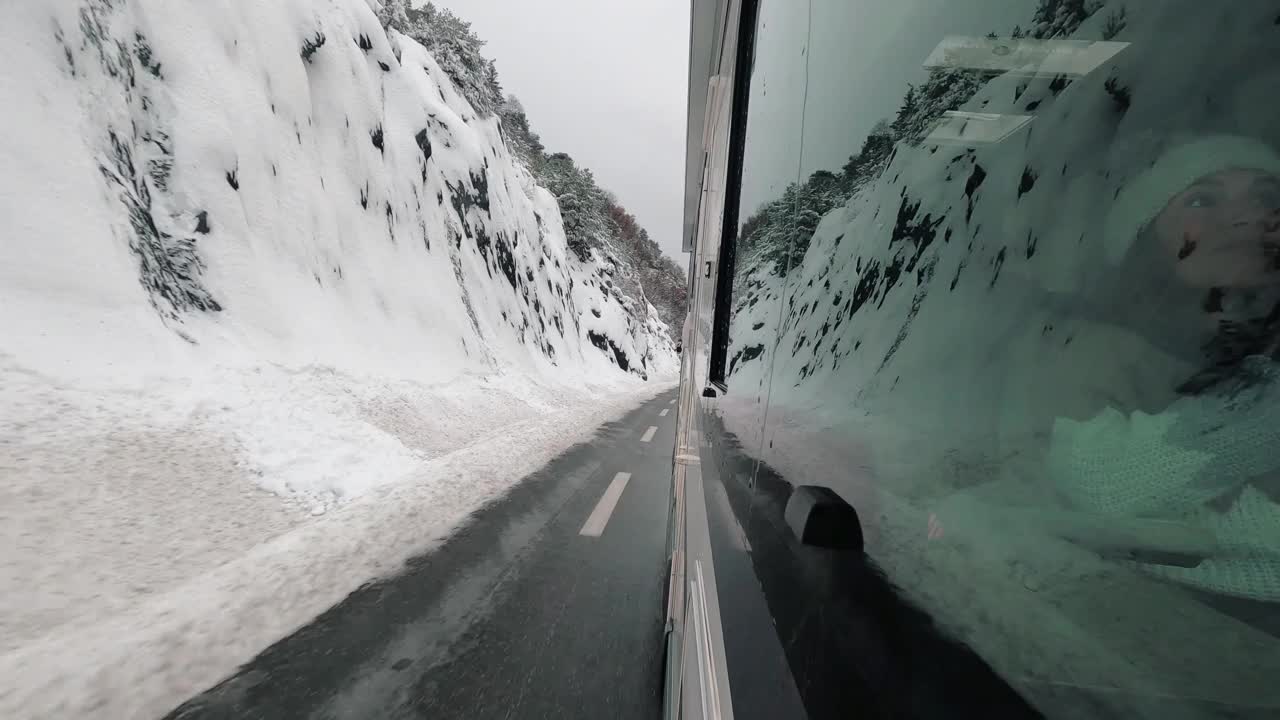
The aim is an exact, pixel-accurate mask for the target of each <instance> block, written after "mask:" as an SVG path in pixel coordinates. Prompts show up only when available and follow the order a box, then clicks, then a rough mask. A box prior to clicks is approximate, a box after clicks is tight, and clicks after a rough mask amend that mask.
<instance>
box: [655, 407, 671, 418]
mask: <svg viewBox="0 0 1280 720" xmlns="http://www.w3.org/2000/svg"><path fill="white" fill-rule="evenodd" d="M669 412H671V411H670V410H668V409H667V408H663V409H662V412H660V413H658V417H666V416H667V413H669Z"/></svg>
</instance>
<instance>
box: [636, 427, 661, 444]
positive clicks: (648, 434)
mask: <svg viewBox="0 0 1280 720" xmlns="http://www.w3.org/2000/svg"><path fill="white" fill-rule="evenodd" d="M656 432H658V426H657V425H650V426H649V429H648V430H645V431H644V435H642V436H641V437H640V442H649V441H650V440H652V439H653V434H654V433H656Z"/></svg>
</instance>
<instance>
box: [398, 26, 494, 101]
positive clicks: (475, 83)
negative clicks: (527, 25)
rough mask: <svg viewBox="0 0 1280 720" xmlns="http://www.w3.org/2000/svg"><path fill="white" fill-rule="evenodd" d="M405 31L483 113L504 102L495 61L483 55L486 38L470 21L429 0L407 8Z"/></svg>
mask: <svg viewBox="0 0 1280 720" xmlns="http://www.w3.org/2000/svg"><path fill="white" fill-rule="evenodd" d="M406 17H407V25H406V27H405V29H404V31H403V32H404V33H405V34H406V35H408V36H409V37H411V38H413V39H414V40H416V41H418V42H419V43H421V44H422V46H423V47H425V48H426V49H427V51H428V52H430V53H431V56H432V57H433V58H435V61H436V63H437V64H438V65H439V66H440V69H441V70H443V71H444V73H445V75H448V76H449V79H450V80H452V81H453V84H454V85H455V86H456V87H457V88H458V91H459V92H460V93H462V96H463V97H464V98H466V100H467V102H469V103H471V107H472V108H474V109H475V111H476V112H477V113H479V114H481V115H492V114H493V113H494V112H496V111H497V109H498V108H499V107H500V106H501V105H502V102H503V96H502V86H501V85H499V84H498V71H497V68H496V67H495V66H494V64H493V61H492V60H489V59H488V58H486V57H484V55H483V54H482V53H481V50H482V49H483V48H484V41H483V40H481V39H480V38H479V36H477V35H476V34H475V32H474V31H473V30H472V29H471V23H469V22H467V21H465V20H463V19H462V18H460V17H458V16H457V15H454V14H453V13H451V12H449V11H448V10H444V9H441V8H437V7H436V6H435V5H432V4H431V3H427V4H426V5H424V6H422V7H421V8H410V9H408V10H406Z"/></svg>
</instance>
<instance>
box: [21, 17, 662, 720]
mask: <svg viewBox="0 0 1280 720" xmlns="http://www.w3.org/2000/svg"><path fill="white" fill-rule="evenodd" d="M0 45H2V46H3V47H5V48H6V51H5V52H6V60H7V63H6V67H7V68H8V69H7V70H6V71H5V72H4V73H2V74H0V98H2V99H3V100H4V101H5V103H6V105H7V106H8V107H10V108H12V109H13V111H12V112H8V113H5V114H3V117H0V137H3V138H4V141H3V143H0V164H3V167H4V168H5V172H4V173H3V174H2V175H0V226H2V227H3V230H4V236H5V241H4V242H3V243H0V478H2V479H3V481H4V482H3V483H0V520H3V522H0V541H3V543H4V547H5V551H4V552H3V553H0V585H2V586H3V587H4V593H3V596H4V599H3V600H2V601H0V611H2V612H3V615H2V617H0V637H3V640H0V653H5V654H4V655H3V656H0V665H3V667H4V668H5V669H4V670H3V671H0V676H2V677H4V678H6V683H5V685H6V687H3V688H0V715H3V716H5V717H19V716H23V715H24V714H27V713H31V712H35V711H33V710H31V708H35V707H39V706H38V705H28V704H24V703H29V702H31V701H32V697H33V696H31V695H29V694H28V695H25V696H22V697H20V696H19V695H18V694H15V692H16V691H15V690H14V688H15V687H18V686H22V687H25V688H26V689H27V690H28V691H34V690H35V689H37V688H41V687H43V688H44V689H45V690H46V692H48V693H50V694H49V696H48V697H47V698H46V699H48V700H50V701H53V700H56V699H58V698H62V699H65V700H67V702H68V703H70V705H67V706H65V707H66V708H74V707H78V706H77V705H76V703H78V702H81V701H82V700H84V698H85V697H86V696H84V695H75V693H76V692H80V691H84V692H89V693H92V692H101V693H107V694H109V693H108V690H110V691H113V692H115V693H117V694H118V693H120V692H121V691H122V689H123V688H128V689H129V692H139V693H141V695H140V697H143V698H144V699H139V700H138V702H140V703H145V702H152V701H154V696H150V697H151V700H146V699H145V697H146V696H147V692H146V690H145V689H142V688H139V687H138V685H136V684H135V683H134V682H129V683H124V684H118V685H102V686H98V687H97V689H96V690H94V688H93V687H92V682H88V681H86V680H85V679H84V678H85V674H86V673H106V672H108V671H107V669H105V668H100V667H96V666H95V665H94V663H93V661H92V660H90V659H87V658H91V657H94V653H95V652H96V650H95V643H106V644H109V645H111V646H112V647H117V648H129V647H134V649H137V648H136V647H135V646H131V645H130V644H129V642H128V638H127V637H126V636H125V635H122V633H125V634H127V633H128V632H132V630H131V629H130V628H131V627H133V626H130V625H129V623H128V622H124V621H119V622H117V620H113V618H115V616H116V615H117V614H119V613H121V612H126V611H127V612H129V613H131V615H130V618H131V620H130V621H129V622H133V623H134V626H136V627H152V626H153V622H154V627H156V628H157V632H160V631H163V629H164V628H165V627H168V629H169V630H168V631H174V628H177V627H180V625H181V623H182V622H186V621H190V620H192V617H193V616H192V615H191V613H192V612H195V610H188V609H185V608H186V604H184V603H183V602H181V601H180V597H179V596H178V595H174V593H180V592H181V589H182V588H183V587H187V586H191V587H196V588H197V589H198V590H199V591H200V592H205V591H209V592H214V593H215V594H216V593H218V592H220V591H219V590H218V588H217V587H215V585H216V583H215V584H214V585H211V584H210V583H213V582H214V581H212V580H208V579H207V577H206V574H207V573H209V572H210V571H211V570H213V568H216V567H222V568H224V569H225V568H227V567H229V566H230V565H235V564H236V563H241V564H243V562H244V558H246V557H249V556H252V555H253V553H255V552H264V551H262V550H261V547H262V543H264V542H266V541H268V540H270V539H271V538H273V537H276V538H277V540H279V541H280V542H279V543H278V544H277V545H276V546H273V547H275V548H276V549H275V550H273V551H271V552H274V553H276V554H275V555H273V556H272V557H273V560H272V563H274V564H273V565H272V566H270V569H271V571H272V572H276V573H277V574H278V575H279V576H280V577H283V574H287V571H286V570H284V569H282V568H284V566H285V565H287V554H288V553H285V552H284V550H286V549H287V550H289V552H294V553H296V554H297V555H298V556H299V557H300V558H305V559H302V560H299V562H303V563H309V564H308V565H307V567H310V568H311V569H312V570H314V573H313V575H314V580H312V581H307V582H302V581H299V582H300V584H299V585H298V587H296V588H293V590H294V591H296V592H297V593H299V594H300V595H302V596H305V597H306V598H307V601H306V602H302V601H301V600H300V601H298V602H297V603H293V602H291V601H290V600H289V597H288V595H287V593H285V594H281V592H280V588H275V591H276V592H277V595H278V598H276V599H277V600H278V601H279V602H280V603H281V604H280V606H279V607H277V608H276V609H275V616H274V617H273V618H272V619H271V621H270V622H269V623H265V625H263V631H262V633H261V634H253V633H246V634H244V635H241V636H240V637H237V639H236V642H238V643H240V645H238V646H236V647H234V648H230V649H229V650H228V651H227V654H223V655H221V656H220V657H221V658H222V660H223V662H222V663H221V664H220V665H218V667H220V668H221V671H225V670H226V669H229V668H230V667H232V666H234V662H237V661H239V660H244V659H246V658H247V657H248V654H251V653H252V652H254V651H256V650H257V649H259V648H260V647H261V646H262V645H265V644H266V643H268V642H270V641H272V640H274V639H275V638H277V637H278V636H279V635H280V634H283V633H284V632H287V631H288V630H290V629H292V628H293V627H296V625H297V624H299V623H300V622H302V621H304V620H306V619H308V618H309V617H310V615H312V614H314V613H315V612H318V611H319V610H322V609H323V608H324V603H325V602H332V601H334V600H336V599H339V598H341V597H342V595H343V594H344V593H345V592H346V591H349V590H351V589H353V588H354V587H355V586H356V585H358V584H359V583H360V582H363V581H364V580H366V579H368V577H369V576H370V574H372V573H375V572H384V571H387V570H390V569H394V567H395V564H396V563H397V562H398V561H399V560H402V559H403V558H404V557H407V556H408V555H409V554H412V553H413V552H418V551H421V550H422V549H424V548H425V547H427V546H428V545H429V543H430V542H431V539H432V538H436V537H438V536H439V535H440V534H442V533H444V532H447V531H448V529H449V528H451V527H453V526H454V525H455V524H456V522H457V521H458V520H459V519H460V518H462V517H464V516H465V514H466V512H468V511H469V510H470V509H472V508H474V507H475V506H476V505H477V504H478V503H480V502H483V501H484V500H485V499H487V498H488V497H491V496H492V495H493V494H495V493H500V492H502V491H503V490H505V488H507V487H509V485H510V484H511V483H512V482H515V481H516V480H518V479H519V478H520V476H521V474H522V472H527V471H528V470H532V469H534V468H535V467H536V465H532V466H531V463H533V462H535V461H545V460H546V459H549V458H550V457H551V456H552V455H554V454H555V452H556V451H558V450H559V449H563V448H564V447H567V446H568V445H569V444H570V443H572V442H573V441H574V440H575V439H577V438H581V437H583V436H584V433H586V432H588V431H589V430H590V428H592V427H594V424H595V423H598V422H600V421H603V420H604V419H607V417H605V415H607V414H608V413H617V412H621V411H622V410H623V409H625V407H626V406H627V405H628V404H629V403H635V402H638V401H639V399H641V398H643V397H647V396H651V395H652V394H654V393H657V392H659V391H660V390H662V389H663V388H665V387H668V386H669V385H670V382H671V381H673V380H674V374H675V372H676V369H677V363H676V357H675V354H674V348H673V343H672V340H671V337H670V333H669V331H668V329H667V327H666V326H665V325H664V324H663V323H662V321H661V320H660V319H659V316H658V313H657V312H656V311H655V310H654V309H653V307H652V306H651V305H649V304H648V302H646V301H645V300H644V298H632V297H629V296H628V295H626V294H625V292H624V291H621V290H619V289H617V288H615V287H613V283H612V282H611V281H610V279H609V277H608V275H609V267H608V266H607V263H602V262H601V261H600V260H598V259H597V258H594V257H592V258H589V259H588V261H586V262H584V261H582V260H580V259H579V258H578V256H576V255H575V254H574V253H572V252H570V251H569V250H568V249H567V245H566V240H565V232H564V227H563V223H562V220H561V215H560V211H559V208H558V206H557V202H556V199H555V198H554V197H553V196H552V195H551V194H550V193H548V192H547V191H546V190H544V189H542V188H540V187H538V186H537V185H536V184H535V183H534V181H533V178H532V176H531V175H530V174H529V173H528V171H527V170H526V169H525V168H524V167H522V166H521V165H520V164H519V163H518V162H516V161H515V160H513V157H512V155H511V153H510V152H509V150H508V148H507V146H506V145H505V144H504V137H503V132H504V131H503V129H502V127H501V126H500V123H499V120H498V119H496V118H495V117H482V116H481V115H479V114H477V112H476V111H475V110H474V109H473V108H472V107H471V106H470V105H469V104H468V103H467V101H466V100H465V99H464V98H463V97H462V96H461V95H460V94H459V92H458V91H457V89H456V88H455V87H454V86H453V85H452V84H451V83H450V81H449V80H448V78H447V77H446V76H445V74H444V73H442V71H441V69H440V68H439V67H438V66H437V64H436V63H435V61H434V60H433V59H432V57H431V56H430V55H429V54H428V53H427V52H426V51H425V50H424V49H423V48H422V47H421V46H420V45H418V44H417V43H416V42H414V41H412V40H410V39H408V38H406V37H405V36H402V35H400V34H399V33H397V32H394V31H392V32H391V33H390V34H389V35H388V33H387V32H384V30H383V28H382V26H381V25H380V24H379V22H378V19H377V18H376V16H375V14H374V11H373V10H372V9H371V7H370V5H369V3H366V2H364V1H363V0H335V1H333V2H326V3H318V2H314V0H278V1H273V2H269V3H231V4H226V3H207V2H199V1H197V0H75V1H74V2H61V3H19V4H18V5H17V6H15V7H13V8H12V9H11V11H10V12H9V13H8V16H7V18H6V22H5V23H4V24H3V26H2V27H0ZM638 318H641V319H642V320H641V319H638ZM644 381H647V382H644ZM521 438H524V439H523V440H522V439H521ZM482 447H483V448H486V450H485V453H487V454H488V456H487V458H486V457H482V456H481V455H475V456H474V457H472V456H468V455H466V453H468V452H471V453H477V452H478V451H477V450H476V449H477V448H482ZM465 457H471V460H470V461H465V462H464V460H462V459H460V458H465ZM459 463H461V464H459ZM468 463H470V464H468ZM502 463H505V465H503V464H502ZM497 465H501V467H497ZM441 468H448V470H449V471H448V472H444V471H443V470H441ZM479 469H484V472H479V471H478V470H479ZM522 469H523V470H522ZM361 496H369V497H368V500H369V501H372V500H373V499H374V498H380V499H387V500H395V501H397V502H400V501H403V502H407V503H411V504H412V505H411V506H410V507H406V508H400V509H396V510H386V511H385V512H384V511H378V512H383V515H382V516H379V518H380V522H395V521H397V520H404V521H405V522H408V523H410V526H411V527H381V526H379V532H381V533H382V535H379V536H378V542H379V543H381V542H383V541H386V542H398V543H401V544H400V545H397V546H388V545H385V544H384V545H378V544H373V545H369V544H366V540H365V539H362V538H360V537H348V538H344V539H341V540H340V541H339V540H338V539H335V540H334V542H340V543H354V544H355V545H357V546H359V547H360V548H362V551H363V548H376V549H377V550H378V552H377V553H373V552H372V550H370V551H369V552H368V556H365V555H359V557H355V556H348V557H339V556H338V555H334V554H332V553H331V554H329V555H326V554H325V553H326V552H327V550H326V549H325V545H324V542H322V541H320V540H317V538H318V537H324V536H326V534H329V533H334V534H339V533H347V532H365V531H368V530H369V526H366V525H361V524H360V523H355V524H351V523H344V522H342V521H340V520H338V518H339V517H341V516H345V515H346V514H347V511H348V510H350V509H351V508H344V507H342V506H343V505H344V504H346V503H349V502H351V501H352V500H354V499H356V498H360V497H361ZM445 496H447V497H445ZM282 500H283V502H282ZM357 505H361V503H353V504H352V506H351V507H352V508H354V507H355V506H357ZM335 508H342V510H343V511H342V512H331V511H332V510H334V509H335ZM363 512H367V513H374V511H369V510H366V511H363ZM374 514H377V513H374ZM322 515H324V516H326V517H323V518H321V519H320V520H318V521H317V520H314V519H313V518H314V517H318V516H322ZM308 528H322V529H308ZM302 530H306V537H307V540H306V542H305V543H301V542H299V541H297V540H293V541H285V540H284V538H290V537H295V538H296V537H298V535H297V533H298V532H300V531H302ZM374 554H377V555H379V557H378V558H376V559H374V558H373V557H372V556H373V555H374ZM330 561H332V562H339V563H340V564H338V565H326V564H325V563H326V562H330ZM237 572H241V573H242V575H241V576H239V577H237V578H236V583H238V584H237V585H236V586H235V589H234V593H235V594H234V595H231V596H222V595H219V596H217V597H211V598H208V599H207V600H208V602H211V603H215V604H217V607H218V610H217V612H218V613H222V614H225V616H226V618H227V619H226V622H234V618H235V617H236V615H237V613H239V612H241V610H242V608H241V609H237V607H236V602H238V600H237V599H236V598H237V597H238V596H241V595H242V596H243V597H244V602H250V601H253V599H254V597H256V596H255V595H254V592H251V591H249V590H248V589H246V588H247V587H250V586H251V585H252V582H253V581H255V580H257V581H263V582H266V581H268V580H272V578H270V577H268V576H267V575H264V574H263V573H264V572H266V570H255V569H253V568H240V570H238V571H237ZM362 573H363V574H362ZM202 578H204V579H202ZM224 579H225V578H224ZM272 582H275V581H274V580H273V581H272ZM313 583H314V584H322V585H323V591H320V590H317V587H318V585H313ZM268 586H271V583H268ZM228 587H230V586H228ZM224 589H225V588H224ZM307 593H312V594H310V595H308V594H307ZM146 598H151V600H148V602H150V603H153V604H154V607H153V606H152V605H146V604H145V603H144V604H143V605H140V604H139V603H141V602H142V601H143V599H146ZM144 605H145V607H144ZM147 608H151V609H152V610H157V608H158V609H160V610H163V612H165V613H169V615H167V619H166V620H165V621H163V622H160V621H157V620H155V618H154V617H150V616H147V615H146V613H147V612H149V611H148V610H147ZM219 617H221V616H219ZM210 621H211V618H204V619H203V620H202V622H205V623H208V622H210ZM113 623H114V624H113ZM166 623H167V624H166ZM73 627H74V628H76V631H75V632H74V633H71V632H70V631H69V630H67V631H66V632H64V631H63V629H65V628H73ZM226 627H228V626H227V625H222V626H220V628H221V629H219V627H213V626H212V625H209V626H208V627H207V628H206V630H207V631H208V632H209V633H210V634H211V635H210V636H206V637H205V638H204V640H205V641H215V642H216V641H217V640H219V639H221V638H219V637H218V633H219V632H225V629H226ZM60 628H61V629H60ZM113 628H114V629H113ZM60 633H61V634H60ZM68 633H69V634H68ZM77 637H78V638H81V640H76V639H75V638H77ZM58 638H61V639H58ZM171 639H172V638H171ZM41 648H44V650H42V649H41ZM170 649H172V648H170ZM188 649H189V648H188ZM153 650H154V648H150V649H148V650H147V653H150V652H152V651H153ZM46 651H47V652H54V653H56V655H53V656H46V655H42V654H41V653H43V652H46ZM209 651H210V649H209V648H203V649H202V650H201V652H209ZM217 652H218V651H214V653H215V655H216V654H217ZM162 656H163V657H162V658H161V660H163V661H166V662H168V661H172V660H174V658H173V656H172V655H169V654H164V653H162ZM127 657H128V655H127V654H126V655H124V656H122V658H127ZM104 662H105V659H104ZM112 662H121V660H120V659H113V660H112ZM183 662H185V660H184V661H183ZM14 663H17V665H14ZM228 663H231V664H228ZM16 667H23V668H28V667H40V668H42V670H41V672H42V673H43V674H42V675H41V676H39V677H38V681H39V682H37V681H36V679H33V676H30V675H27V676H25V677H26V679H25V680H23V679H22V677H20V675H19V674H18V673H17V671H16V670H15V668H16ZM180 669H181V668H177V669H175V668H174V667H170V668H169V670H170V671H171V672H178V671H179V670H180ZM157 672H158V673H160V671H159V670H157ZM64 674H65V675H66V677H64V676H63V675H64ZM161 674H162V673H161ZM192 678H193V676H187V675H182V676H181V677H170V678H169V680H170V681H173V682H184V683H185V682H188V681H189V680H190V679H192ZM215 679H216V676H208V675H206V676H202V677H200V678H199V679H198V682H209V681H212V680H215ZM86 682H88V684H84V683H86ZM138 682H141V679H138ZM68 683H69V684H68ZM78 683H79V684H78ZM55 686H56V687H57V688H59V689H56V690H54V689H52V688H54V687H55ZM72 686H75V688H78V689H74V688H72ZM188 689H195V687H194V686H192V687H189V688H188ZM100 697H102V696H100ZM180 699H181V698H180V697H172V696H170V697H168V698H167V700H175V701H176V700H180ZM148 707H151V708H152V709H155V706H148ZM98 710H99V711H100V712H98V713H91V714H107V715H111V716H114V717H123V716H131V715H132V713H113V712H106V711H105V710H102V708H98ZM37 714H38V713H37ZM53 714H54V715H62V714H64V713H62V712H53ZM70 714H81V713H78V712H71V713H70Z"/></svg>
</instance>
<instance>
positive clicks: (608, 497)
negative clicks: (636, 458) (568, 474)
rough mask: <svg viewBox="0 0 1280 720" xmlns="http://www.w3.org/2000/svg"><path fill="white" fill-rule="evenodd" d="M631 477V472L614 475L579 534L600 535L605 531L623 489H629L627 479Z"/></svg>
mask: <svg viewBox="0 0 1280 720" xmlns="http://www.w3.org/2000/svg"><path fill="white" fill-rule="evenodd" d="M630 479H631V473H625V472H620V473H618V474H617V475H614V476H613V482H611V483H609V487H608V488H606V489H605V491H604V495H601V496H600V502H598V503H596V509H595V510H592V511H591V515H590V516H588V517H587V522H586V523H584V524H583V526H582V529H581V530H579V531H578V534H579V535H586V536H587V537H600V535H601V534H602V533H603V532H604V527H605V525H608V524H609V518H610V517H612V516H613V509H614V508H615V507H617V506H618V499H619V498H621V497H622V491H623V490H626V489H627V481H628V480H630Z"/></svg>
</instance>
